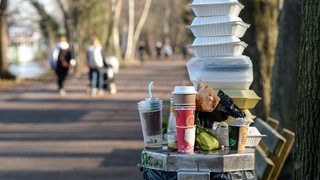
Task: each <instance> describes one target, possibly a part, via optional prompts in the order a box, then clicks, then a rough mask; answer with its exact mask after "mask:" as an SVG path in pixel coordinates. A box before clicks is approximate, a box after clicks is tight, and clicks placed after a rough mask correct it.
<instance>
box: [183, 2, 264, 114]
mask: <svg viewBox="0 0 320 180" xmlns="http://www.w3.org/2000/svg"><path fill="white" fill-rule="evenodd" d="M190 7H191V8H192V10H193V12H194V14H195V15H196V17H195V18H194V20H193V21H192V23H191V25H189V26H187V28H189V29H190V30H191V31H192V33H193V35H194V36H195V39H194V41H193V43H192V45H191V46H189V48H190V49H191V50H192V51H193V53H194V54H195V56H196V57H193V58H191V59H190V60H189V62H188V63H187V68H188V73H189V77H190V80H191V81H192V83H193V85H194V87H195V88H196V89H197V85H198V82H199V81H200V80H201V81H204V82H206V83H208V84H209V85H210V86H211V87H212V88H213V89H214V90H215V91H218V90H223V91H224V92H225V93H226V94H227V95H229V96H230V97H231V98H232V99H234V102H235V104H236V105H237V106H238V107H239V108H241V109H242V110H243V111H244V112H245V113H246V114H247V115H248V116H251V117H252V116H253V115H252V114H251V113H250V111H249V110H248V109H250V108H254V106H255V105H256V103H257V102H258V100H259V99H260V98H259V97H258V96H257V95H256V94H255V92H254V91H252V90H249V87H250V85H251V83H252V81H253V72H252V62H251V59H250V58H249V57H247V56H244V55H242V53H243V51H244V49H245V48H246V47H247V44H246V43H245V42H243V41H241V40H240V39H239V38H241V37H243V35H244V33H245V31H246V30H247V28H249V26H250V25H249V24H247V23H245V22H243V21H242V19H241V18H240V17H238V16H239V13H240V11H241V10H242V9H243V8H244V6H243V5H242V4H241V3H239V2H238V1H237V0H194V1H193V2H192V4H190Z"/></svg>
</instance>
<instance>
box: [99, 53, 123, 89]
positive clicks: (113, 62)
mask: <svg viewBox="0 0 320 180" xmlns="http://www.w3.org/2000/svg"><path fill="white" fill-rule="evenodd" d="M105 64H106V65H107V67H106V68H105V73H104V85H103V88H104V89H105V90H107V91H109V92H110V93H111V94H116V93H117V86H116V83H115V76H116V74H118V73H119V61H118V59H117V58H116V57H115V56H106V57H105Z"/></svg>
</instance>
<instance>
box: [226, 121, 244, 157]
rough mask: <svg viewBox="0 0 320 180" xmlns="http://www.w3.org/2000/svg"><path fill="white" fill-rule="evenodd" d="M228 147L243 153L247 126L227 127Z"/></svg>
mask: <svg viewBox="0 0 320 180" xmlns="http://www.w3.org/2000/svg"><path fill="white" fill-rule="evenodd" d="M228 129H229V147H230V149H231V150H238V151H243V150H245V148H246V142H247V135H248V126H233V125H229V127H228Z"/></svg>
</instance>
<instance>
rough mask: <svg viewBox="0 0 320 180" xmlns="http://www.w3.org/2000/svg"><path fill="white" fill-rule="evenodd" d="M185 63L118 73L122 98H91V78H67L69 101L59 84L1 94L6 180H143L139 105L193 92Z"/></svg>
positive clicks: (0, 153) (0, 170)
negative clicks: (178, 91)
mask: <svg viewBox="0 0 320 180" xmlns="http://www.w3.org/2000/svg"><path fill="white" fill-rule="evenodd" d="M186 62H187V61H183V60H181V59H180V58H179V57H176V58H172V59H170V60H160V61H156V60H155V61H147V62H145V63H144V64H142V65H140V66H135V67H126V68H122V69H120V74H119V75H118V76H117V81H116V84H117V87H118V93H117V94H115V95H111V94H109V93H106V94H105V95H104V96H102V97H90V96H88V95H87V94H86V93H85V91H86V85H87V84H88V79H87V76H81V77H78V78H75V77H72V78H69V79H68V80H67V82H66V89H67V92H68V93H67V96H65V97H60V96H58V95H57V94H56V84H55V82H49V83H44V82H39V83H36V84H33V85H31V86H28V87H21V88H17V89H14V90H11V91H0V179H5V180H19V179H21V180H22V179H23V180H26V179H28V180H40V179H41V180H42V179H45V180H51V179H52V180H59V179H63V180H69V179H70V180H71V179H72V180H91V179H117V180H119V179H125V180H131V179H132V180H135V179H142V173H141V172H140V171H139V168H138V167H137V164H138V163H139V160H140V152H141V150H142V149H143V148H144V145H143V139H142V131H141V127H140V119H139V114H138V111H137V107H136V103H137V102H138V101H140V100H142V99H145V98H146V97H148V91H147V87H148V84H149V82H150V81H154V86H153V88H152V92H153V96H154V97H159V98H161V99H163V100H164V109H163V116H168V115H169V98H170V96H171V91H172V90H173V88H174V86H175V85H190V81H189V78H188V74H187V70H186V67H185V64H186Z"/></svg>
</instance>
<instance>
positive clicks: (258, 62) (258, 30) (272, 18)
mask: <svg viewBox="0 0 320 180" xmlns="http://www.w3.org/2000/svg"><path fill="white" fill-rule="evenodd" d="M241 3H242V4H244V5H245V8H244V9H243V11H242V14H240V17H242V18H243V20H244V21H245V22H247V23H249V24H251V27H250V28H249V29H248V31H247V32H246V33H245V36H244V38H243V40H244V41H245V42H246V43H248V47H247V49H246V50H245V51H244V54H245V55H247V56H249V57H250V58H251V60H252V63H253V71H254V80H253V83H252V89H253V90H254V91H255V92H256V93H257V94H258V95H259V96H261V97H262V101H261V102H259V103H258V104H257V106H256V108H255V111H254V114H255V115H257V116H258V117H261V118H264V119H265V118H266V117H267V116H269V112H270V107H269V106H270V94H271V79H272V68H273V64H274V55H275V48H276V42H277V37H278V17H279V0H265V1H245V0H242V1H241Z"/></svg>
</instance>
